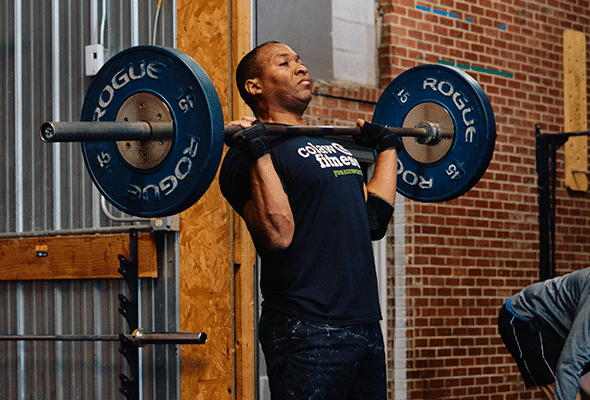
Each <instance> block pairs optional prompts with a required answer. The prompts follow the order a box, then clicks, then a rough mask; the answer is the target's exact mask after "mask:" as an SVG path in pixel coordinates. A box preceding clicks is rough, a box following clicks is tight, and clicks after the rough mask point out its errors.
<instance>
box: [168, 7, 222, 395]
mask: <svg viewBox="0 0 590 400" xmlns="http://www.w3.org/2000/svg"><path fill="white" fill-rule="evenodd" d="M177 14H178V15H177V29H178V37H177V43H178V49H179V50H180V51H183V52H184V53H186V54H188V55H189V56H191V57H193V58H194V59H195V60H196V61H197V63H199V65H200V66H201V67H202V68H203V69H204V70H205V71H206V72H207V74H208V75H209V77H210V79H211V81H212V82H213V85H214V86H215V88H216V90H217V93H218V95H219V98H220V102H221V104H222V109H223V113H224V115H227V112H228V111H227V104H228V94H227V92H228V90H227V77H228V74H229V72H228V51H227V48H228V18H227V15H228V8H227V2H226V1H190V0H178V1H177ZM229 215H230V208H229V205H228V204H227V203H226V202H225V200H224V199H223V197H222V195H221V192H220V190H219V184H218V181H217V178H216V179H215V180H214V181H213V183H212V184H211V187H210V188H209V190H208V191H207V192H206V193H205V195H204V196H203V197H202V198H201V199H200V200H199V201H198V202H197V204H195V205H194V206H193V207H191V208H190V209H188V210H187V211H185V212H183V213H182V214H181V216H180V328H181V330H182V331H186V332H194V331H203V332H205V333H207V336H208V341H207V343H206V344H204V345H199V346H181V396H182V398H183V399H185V398H186V399H195V400H200V399H230V398H232V390H233V387H234V383H233V373H232V371H233V368H234V365H233V358H234V357H233V339H232V337H233V331H232V320H233V311H232V286H233V282H232V281H233V276H232V275H233V271H232V268H231V265H232V261H231V259H230V253H231V252H230V230H229V229H230V225H229Z"/></svg>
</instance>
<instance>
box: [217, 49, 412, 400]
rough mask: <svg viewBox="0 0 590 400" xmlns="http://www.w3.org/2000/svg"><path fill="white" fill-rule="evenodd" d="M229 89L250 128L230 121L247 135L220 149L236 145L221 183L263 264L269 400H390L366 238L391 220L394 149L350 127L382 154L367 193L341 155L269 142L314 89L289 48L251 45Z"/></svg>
mask: <svg viewBox="0 0 590 400" xmlns="http://www.w3.org/2000/svg"><path fill="white" fill-rule="evenodd" d="M236 80H237V84H238V88H239V90H240V94H241V96H242V98H243V99H244V100H245V101H246V103H247V104H248V105H249V106H250V108H251V109H252V111H253V112H254V115H255V116H256V118H257V119H256V120H255V121H254V120H253V119H248V118H245V119H244V120H242V121H236V122H234V124H236V125H241V126H242V127H244V128H248V129H246V130H244V131H242V132H241V133H240V134H239V135H235V136H229V139H228V140H227V141H226V142H227V143H228V144H229V145H230V146H233V147H234V148H232V149H230V150H229V151H228V153H227V155H226V156H225V159H224V161H223V164H222V167H221V171H220V177H219V180H220V185H221V190H222V193H223V194H224V196H225V197H226V198H227V200H228V201H229V202H230V204H231V205H232V206H233V208H234V209H235V210H236V211H237V212H238V213H239V214H240V215H241V216H242V217H243V218H244V220H245V221H246V224H247V226H248V229H249V230H250V233H251V235H252V237H253V239H254V242H255V245H256V248H257V250H258V253H259V255H260V257H261V259H262V276H261V290H262V295H263V303H262V316H261V319H260V342H261V344H262V349H263V352H264V354H265V357H266V362H267V369H268V376H269V382H270V389H271V394H272V397H273V398H274V399H288V398H289V399H307V398H311V397H313V396H314V395H318V394H320V393H321V396H320V397H321V398H324V399H346V398H359V399H360V398H362V399H385V398H386V367H385V354H384V346H383V338H382V335H381V328H380V325H379V320H380V319H381V312H380V308H379V299H378V293H377V278H376V274H375V263H374V259H373V252H372V246H371V239H379V238H381V237H383V236H384V234H385V231H386V228H387V225H388V223H389V220H390V218H391V215H392V212H393V203H394V201H395V193H396V167H397V149H399V148H400V147H401V142H400V140H399V139H398V138H397V136H395V134H394V133H393V132H392V131H390V130H387V129H384V128H383V127H382V126H380V125H375V124H370V123H366V122H364V121H362V120H359V121H358V122H357V123H358V126H359V127H361V128H362V134H361V135H359V136H355V140H356V142H357V144H360V145H364V146H369V147H374V148H376V150H377V152H378V155H377V160H376V165H375V171H374V174H373V176H372V178H371V180H370V181H369V182H368V183H367V184H366V185H365V183H364V180H363V173H362V171H361V168H360V164H359V162H358V161H357V160H356V159H355V158H354V157H353V156H352V153H351V152H350V151H349V150H348V149H346V148H345V147H344V146H342V145H340V144H338V143H335V142H333V141H331V140H329V139H327V138H324V137H321V136H316V137H309V136H292V137H286V136H273V135H267V134H266V130H267V128H266V125H265V124H282V125H304V118H303V113H304V111H305V109H306V108H307V105H308V103H309V102H310V100H311V80H310V78H309V76H308V73H307V69H306V68H305V66H304V65H303V64H302V62H301V60H300V59H299V57H298V56H297V54H296V53H295V52H294V51H293V50H292V49H291V48H289V47H288V46H286V45H284V44H281V43H276V42H270V43H266V44H263V45H261V46H259V47H257V48H256V49H254V50H253V51H252V52H250V53H249V54H248V55H246V56H245V57H244V59H243V60H242V61H241V62H240V64H239V66H238V68H237V72H236ZM263 123H264V124H263ZM323 156H327V157H330V159H331V160H333V162H331V163H330V162H328V161H326V160H328V159H327V158H323Z"/></svg>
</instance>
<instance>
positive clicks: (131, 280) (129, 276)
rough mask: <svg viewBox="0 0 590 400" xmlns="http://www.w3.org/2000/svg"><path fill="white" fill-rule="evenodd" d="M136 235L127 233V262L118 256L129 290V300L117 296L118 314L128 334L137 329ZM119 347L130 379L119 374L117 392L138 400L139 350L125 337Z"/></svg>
mask: <svg viewBox="0 0 590 400" xmlns="http://www.w3.org/2000/svg"><path fill="white" fill-rule="evenodd" d="M137 258H138V235H137V230H135V229H131V230H130V231H129V260H128V259H126V258H125V257H124V256H123V255H121V254H119V263H120V267H119V273H120V274H121V275H123V278H125V282H126V283H127V287H128V288H129V295H130V297H131V298H127V297H125V295H124V294H119V301H120V304H121V307H119V313H121V315H123V317H125V320H126V321H127V325H129V330H130V332H134V331H135V330H136V329H138V328H139V318H138V305H139V299H138V296H137V293H138V291H137V284H138V280H137V278H138V262H137ZM119 341H120V343H121V347H120V348H119V352H121V354H123V356H124V357H125V359H126V360H127V363H128V364H129V369H130V371H131V378H128V377H127V376H125V374H120V375H119V378H120V379H121V388H120V389H119V391H120V392H121V393H122V394H123V395H124V396H125V397H126V398H127V400H139V349H138V347H137V346H136V345H135V344H134V343H133V341H132V340H131V339H129V338H127V336H126V335H123V334H121V335H119Z"/></svg>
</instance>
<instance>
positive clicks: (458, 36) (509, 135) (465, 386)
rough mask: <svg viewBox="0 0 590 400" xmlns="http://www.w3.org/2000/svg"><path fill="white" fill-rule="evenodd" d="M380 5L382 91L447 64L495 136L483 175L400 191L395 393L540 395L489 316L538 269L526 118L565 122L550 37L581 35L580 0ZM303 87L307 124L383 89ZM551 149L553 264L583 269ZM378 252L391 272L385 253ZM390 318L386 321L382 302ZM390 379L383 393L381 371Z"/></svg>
mask: <svg viewBox="0 0 590 400" xmlns="http://www.w3.org/2000/svg"><path fill="white" fill-rule="evenodd" d="M379 10H380V14H381V15H380V18H381V21H380V23H381V30H382V34H381V46H380V49H379V53H380V59H379V62H380V71H381V76H380V82H381V86H382V88H384V87H385V86H386V85H387V84H388V83H389V82H390V81H391V80H392V79H394V78H395V77H396V76H397V75H398V74H399V73H401V72H402V71H405V70H406V69H408V68H411V67H414V66H417V65H421V64H424V63H434V64H436V63H445V64H452V65H456V66H459V67H460V68H462V69H463V70H465V71H466V72H467V73H469V74H470V75H471V76H473V77H474V78H475V79H476V80H477V81H478V82H479V83H480V85H481V86H482V88H483V89H484V91H485V92H486V93H487V95H488V98H489V99H490V101H491V103H492V106H493V110H494V114H495V118H496V125H497V134H498V136H497V141H496V147H495V152H494V156H493V159H492V161H491V163H490V166H489V168H488V170H487V172H486V174H485V175H484V177H483V178H482V179H481V180H480V182H479V183H478V184H477V185H476V187H475V188H473V189H472V190H471V191H469V192H468V193H467V194H465V195H463V196H462V197H460V198H458V199H455V200H452V201H449V202H444V203H434V204H433V203H428V204H427V203H417V202H414V201H411V200H406V201H405V214H404V218H405V221H404V222H405V257H402V258H403V259H405V279H406V296H407V298H406V299H407V300H406V314H407V321H406V325H407V328H406V342H407V352H406V356H407V370H406V374H407V381H406V384H407V391H405V396H407V398H408V399H530V398H535V399H540V398H542V396H541V395H540V392H538V391H536V390H533V389H530V390H527V389H525V388H524V385H523V383H522V380H521V378H520V376H519V373H518V370H517V368H516V365H515V364H514V362H513V360H512V358H511V357H510V355H509V354H508V353H507V351H506V350H505V348H504V346H503V344H502V342H501V340H500V338H499V336H498V333H497V327H496V318H497V314H498V311H499V308H500V307H501V305H502V304H503V302H504V300H505V299H506V298H507V297H508V296H510V295H511V294H513V293H515V292H516V291H518V290H520V289H521V288H523V287H524V286H527V285H529V284H531V283H534V282H536V281H537V280H538V277H539V265H538V263H539V255H538V254H539V235H538V230H539V227H538V200H537V188H536V171H535V135H534V133H535V128H534V126H535V124H540V127H541V130H542V131H543V132H546V133H554V132H563V84H562V81H563V72H562V68H563V67H562V52H563V47H562V35H563V31H564V29H574V30H578V31H582V32H584V33H585V34H586V35H588V34H589V33H590V4H589V2H588V1H581V0H571V1H552V0H546V1H543V0H536V1H516V0H511V1H508V0H506V1H494V0H487V1H484V0H471V1H449V0H438V1H434V2H423V1H411V0H396V1H389V0H381V1H380V9H379ZM382 88H381V89H382ZM314 91H315V93H316V96H315V97H314V100H313V102H312V104H311V106H310V108H309V115H308V118H309V119H310V123H312V124H316V125H344V124H352V123H353V121H354V120H355V119H356V118H357V117H361V118H365V119H368V120H370V119H371V114H372V110H373V108H374V103H375V101H376V100H377V99H378V97H379V95H380V93H381V90H380V89H378V88H366V87H358V86H354V85H347V84H343V83H340V84H339V83H334V82H331V83H326V82H316V84H315V85H314ZM563 159H564V154H563V150H562V149H560V150H559V151H558V162H557V212H556V214H557V218H556V222H557V232H556V243H557V255H556V259H557V266H556V270H557V274H558V275H561V274H564V273H567V272H570V271H573V270H577V269H581V268H585V267H588V266H590V196H589V195H588V194H583V193H582V194H580V193H573V192H569V191H567V190H566V189H565V186H564V174H563V171H564V163H563ZM389 243H390V244H391V246H393V243H394V238H393V237H390V238H389ZM396 259H397V257H396ZM389 261H390V263H391V273H390V275H391V281H392V282H393V275H394V273H395V272H394V267H395V266H394V258H393V257H391V259H390V260H389ZM392 304H395V299H394V298H392V299H391V303H390V305H392ZM389 317H390V318H389V319H390V321H393V320H394V317H395V316H394V315H393V308H392V307H391V309H390V315H389ZM392 324H393V322H390V325H391V326H390V333H391V334H390V335H389V338H388V344H389V349H390V354H389V360H388V361H389V364H390V366H391V365H392V364H393V358H394V356H395V354H396V352H395V348H396V347H395V346H396V343H395V341H394V340H393V334H392V332H393V326H392ZM390 389H391V390H390V398H392V399H393V398H394V397H393V393H394V390H395V384H394V381H393V379H392V378H390Z"/></svg>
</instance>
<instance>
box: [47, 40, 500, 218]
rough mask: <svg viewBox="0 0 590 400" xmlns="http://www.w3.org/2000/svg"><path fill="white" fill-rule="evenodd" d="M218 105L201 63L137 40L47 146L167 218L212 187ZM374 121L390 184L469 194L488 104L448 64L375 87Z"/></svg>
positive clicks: (434, 194) (53, 126)
mask: <svg viewBox="0 0 590 400" xmlns="http://www.w3.org/2000/svg"><path fill="white" fill-rule="evenodd" d="M223 120H224V119H223V113H222V110H221V104H220V101H219V97H218V95H217V92H216V91H215V88H214V86H213V84H212V82H211V80H210V79H209V77H208V76H207V74H206V73H205V71H204V70H203V69H202V68H201V67H200V66H199V64H197V62H196V61H195V60H193V59H192V58H191V57H189V56H188V55H186V54H184V53H182V52H180V51H178V50H176V49H172V48H168V47H160V46H137V47H132V48H129V49H126V50H123V51H121V52H120V53H118V54H116V55H115V56H113V57H112V58H111V59H109V60H108V61H107V62H106V63H105V64H104V66H103V67H102V68H101V69H100V71H99V72H98V74H97V75H96V76H95V78H94V79H93V81H92V83H91V84H90V86H89V89H88V91H87V93H86V96H85V99H84V104H83V106H82V113H81V122H46V123H44V124H43V125H42V126H41V128H40V135H41V138H42V139H43V140H44V141H46V142H81V147H82V152H83V158H84V162H85V164H86V167H87V170H88V172H89V174H90V177H91V179H92V181H93V182H94V184H95V185H96V186H97V188H98V190H99V191H100V192H101V194H102V195H103V196H104V197H105V198H106V199H108V200H109V201H110V202H111V203H112V204H113V205H114V206H115V207H117V208H118V209H120V210H122V211H124V212H126V213H128V214H131V215H135V216H140V217H161V216H167V215H172V214H177V213H179V212H181V211H184V210H185V209H187V208H188V207H190V206H191V205H193V204H194V203H196V202H197V201H198V200H199V199H200V198H201V197H202V195H203V194H204V193H205V191H206V190H207V189H208V188H209V186H210V185H211V182H212V181H213V179H214V177H215V174H216V172H217V169H218V167H219V164H220V162H221V155H222V151H223V142H224V138H225V136H226V135H236V134H237V135H239V130H240V129H241V128H239V127H235V126H225V125H224V123H223ZM372 122H374V123H378V124H381V125H384V126H386V127H388V128H389V129H391V130H392V131H394V132H395V134H396V135H399V136H400V137H402V141H403V144H404V149H403V151H401V152H400V153H399V155H398V165H397V175H398V180H397V182H398V184H397V191H398V192H399V193H400V194H402V195H403V196H405V197H407V198H410V199H413V200H417V201H422V202H440V201H448V200H452V199H454V198H457V197H459V196H461V195H463V194H464V193H466V192H467V191H469V190H470V189H471V188H472V187H473V186H475V184H477V182H478V181H479V180H480V179H481V177H482V176H483V175H484V173H485V171H486V170H487V167H488V165H489V163H490V160H491V158H492V155H493V152H494V147H495V140H496V125H495V119H494V114H493V110H492V107H491V104H490V102H489V100H488V98H487V96H486V94H485V93H484V91H483V89H482V88H481V87H480V85H479V84H478V83H477V82H476V81H475V80H474V79H473V78H472V77H471V76H470V75H468V74H467V73H465V72H463V71H461V70H459V69H457V68H454V67H449V66H446V65H438V64H428V65H422V66H418V67H415V68H411V69H409V70H407V71H405V72H403V73H401V74H400V75H399V76H398V77H396V78H395V79H394V80H393V81H392V82H391V83H390V84H389V85H388V86H387V87H386V89H385V90H384V91H383V93H382V95H381V96H380V98H379V100H378V101H377V105H376V107H375V112H374V114H373V118H372ZM267 132H268V133H269V134H277V135H306V136H314V135H323V136H340V135H346V136H354V135H357V134H359V133H360V128H357V127H342V126H330V127H328V126H297V127H293V126H284V127H283V126H275V125H273V126H269V129H268V130H267Z"/></svg>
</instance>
